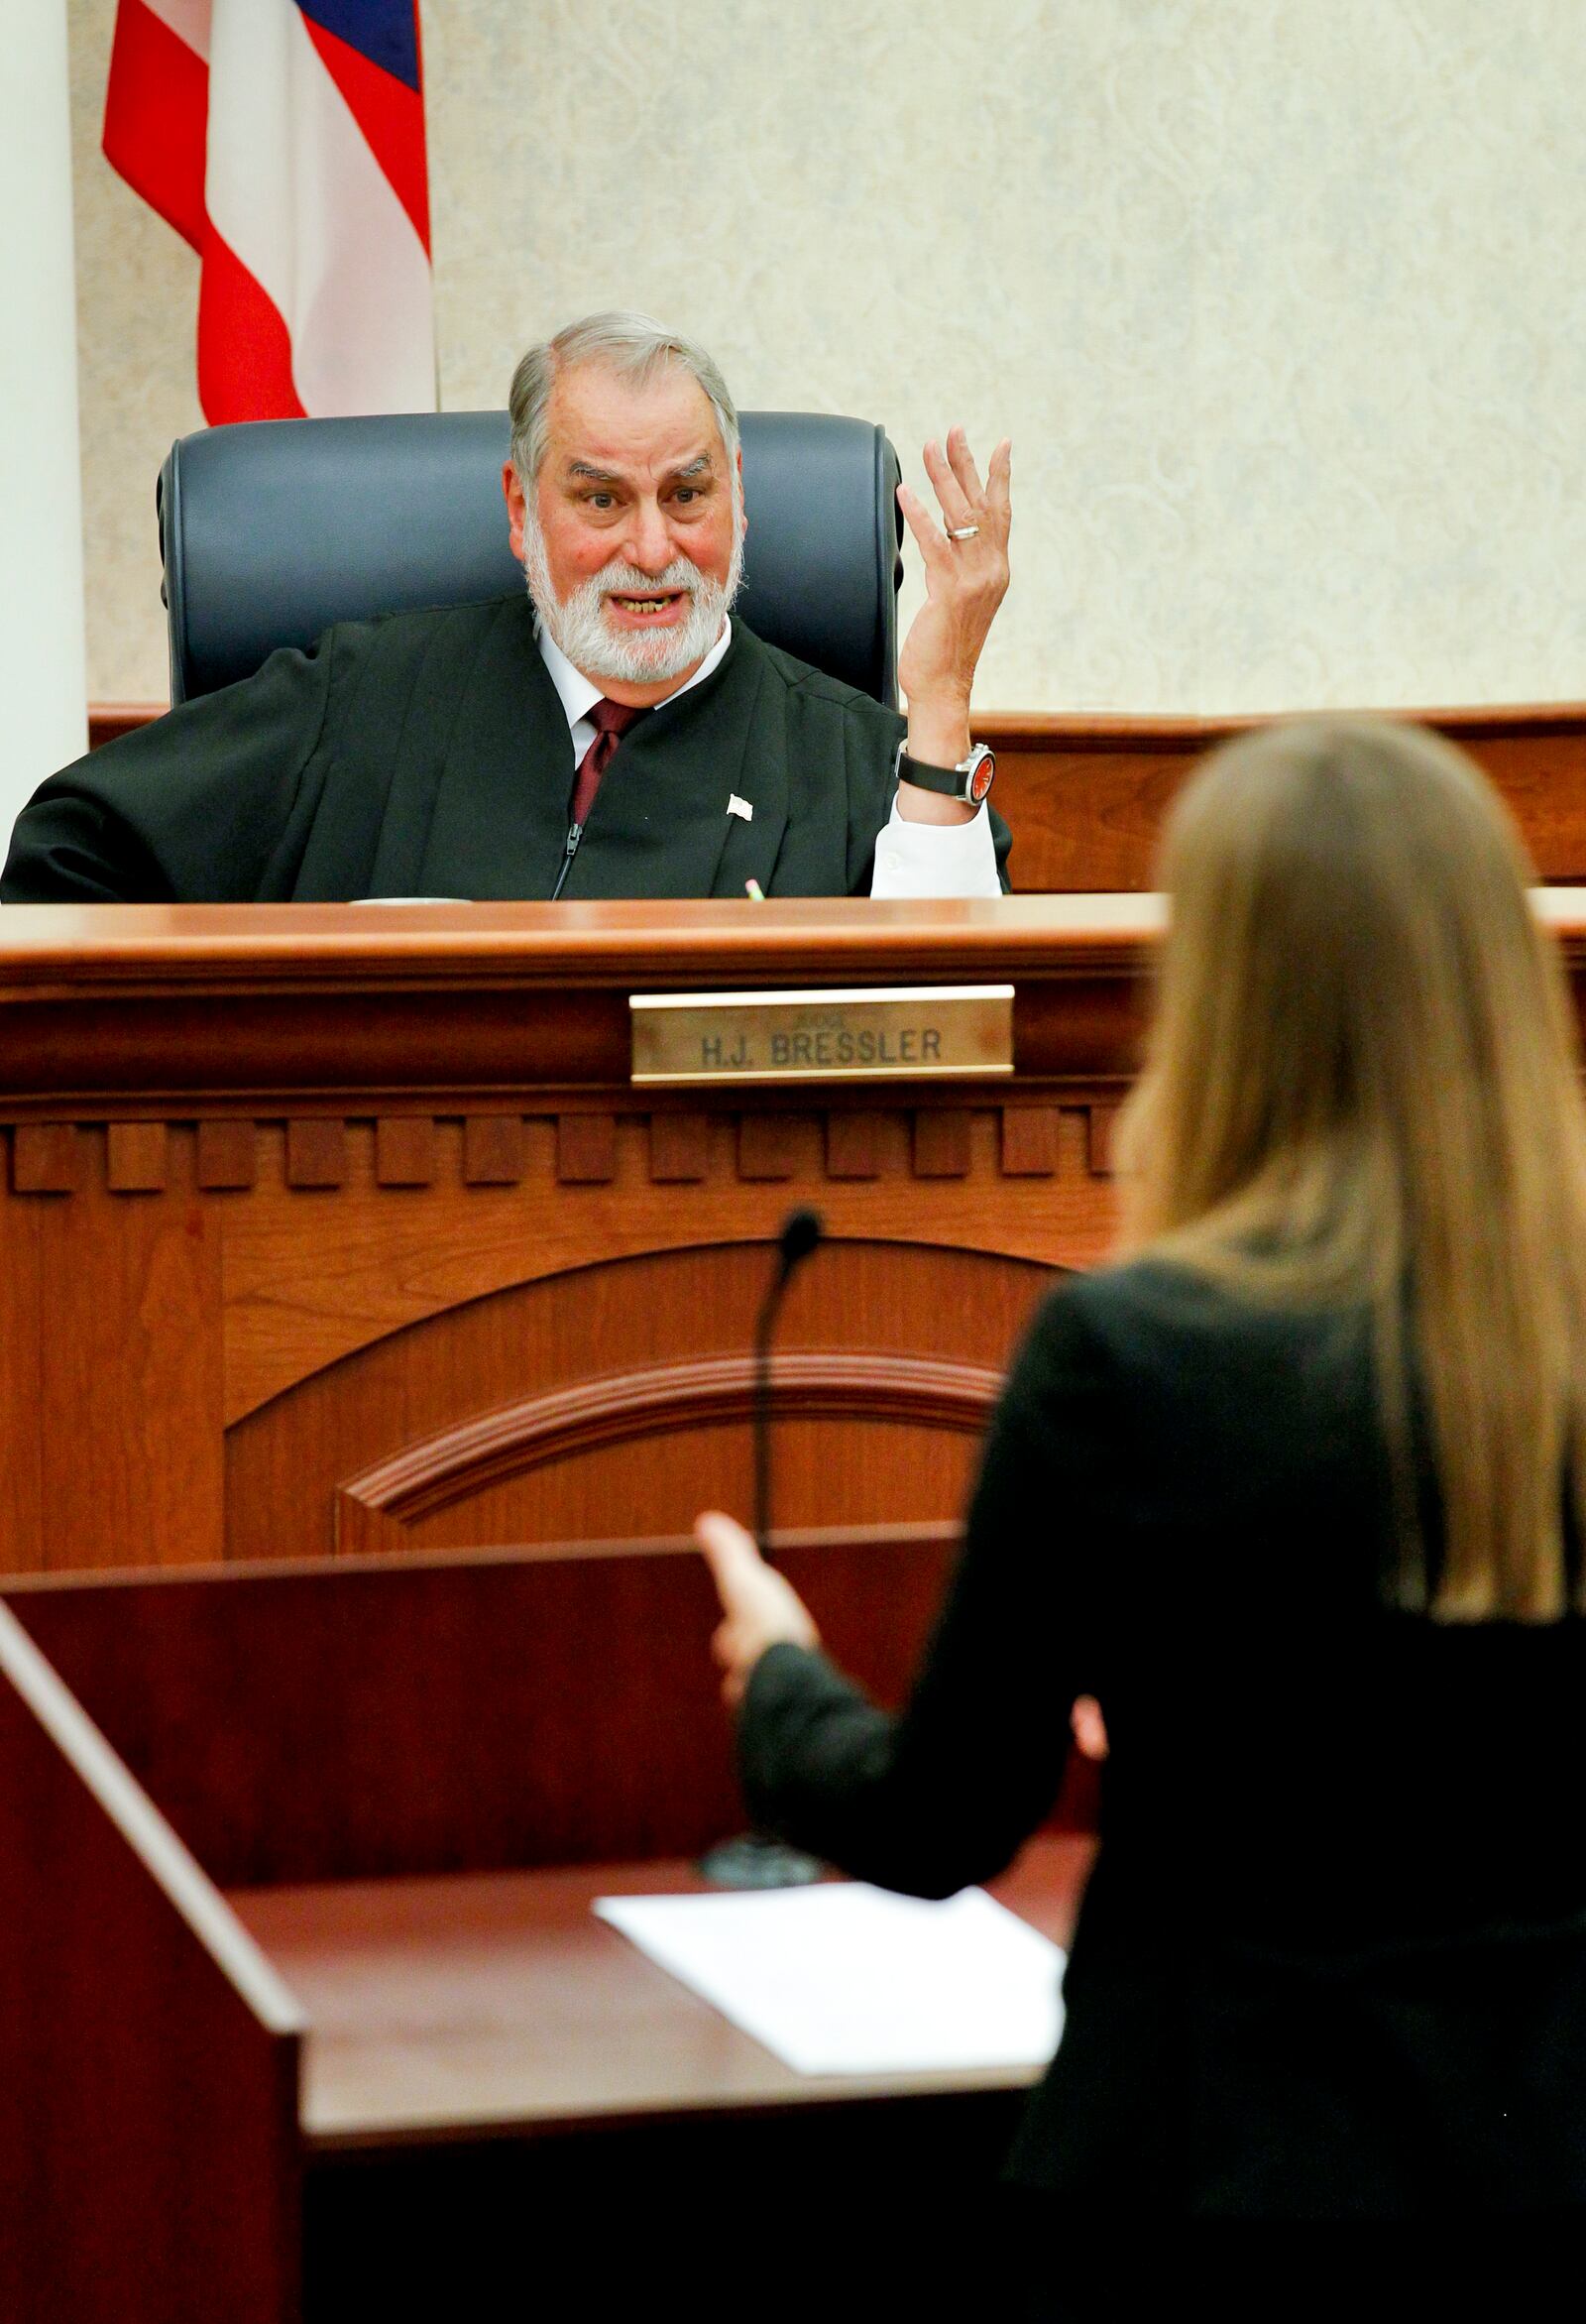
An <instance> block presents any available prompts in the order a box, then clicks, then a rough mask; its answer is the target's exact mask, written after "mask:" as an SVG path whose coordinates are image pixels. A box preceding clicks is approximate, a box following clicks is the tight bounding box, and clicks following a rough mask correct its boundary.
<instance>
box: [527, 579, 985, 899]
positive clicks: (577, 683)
mask: <svg viewBox="0 0 1586 2324" xmlns="http://www.w3.org/2000/svg"><path fill="white" fill-rule="evenodd" d="M535 635H536V637H537V638H538V639H539V650H540V657H541V659H542V660H543V661H544V664H545V667H546V669H547V670H548V671H549V672H550V680H551V684H552V685H553V686H554V687H555V688H556V693H557V698H558V700H559V701H560V703H561V705H562V708H563V710H564V711H565V712H566V714H567V726H568V732H569V733H570V735H571V736H572V741H573V764H574V765H575V766H577V765H578V763H579V762H580V760H581V759H582V758H583V755H584V754H585V752H586V751H587V750H588V749H589V747H590V745H591V743H593V742H594V740H595V722H594V720H593V719H592V718H591V717H590V715H589V714H590V712H591V711H592V710H593V709H594V707H595V705H596V703H597V702H599V701H600V700H601V699H602V698H603V694H602V688H601V687H599V686H597V685H596V683H595V681H594V679H593V678H586V677H585V675H584V673H583V671H582V670H576V669H574V667H573V665H572V663H571V662H570V661H569V660H568V658H567V656H566V654H565V653H564V652H563V651H562V649H561V647H560V646H559V645H558V644H557V642H556V640H555V639H554V638H553V637H552V636H551V634H550V632H549V631H548V630H547V629H546V627H545V625H544V623H543V622H540V623H538V624H537V625H536V628H535ZM732 642H733V624H732V620H731V617H730V618H729V619H728V620H727V621H725V622H724V623H723V624H722V635H721V636H720V638H718V639H717V640H716V643H715V644H714V645H713V646H712V647H711V650H710V652H709V653H708V654H707V655H706V656H705V659H704V660H703V661H702V662H701V663H700V666H699V668H698V669H697V670H696V671H695V672H694V675H693V676H692V677H691V678H685V679H684V680H683V683H682V684H681V685H680V686H679V687H678V688H677V692H676V693H674V694H668V695H667V696H666V700H667V701H668V702H675V701H676V699H677V695H678V694H686V693H687V692H688V690H689V688H690V686H697V685H699V684H700V683H701V682H702V681H703V680H704V679H706V678H708V677H709V676H710V674H711V672H712V670H714V669H715V668H716V666H717V664H718V662H720V660H721V659H722V656H723V655H724V654H725V653H726V651H727V649H728V647H729V646H730V645H731V644H732ZM870 893H871V894H872V895H878V896H899V897H902V896H922V897H923V896H946V895H1000V894H1001V893H1002V882H1001V881H1000V880H999V879H998V877H997V859H996V849H995V846H994V844H993V842H992V838H991V818H990V816H989V815H988V814H987V813H986V811H985V808H984V807H983V806H980V807H977V808H976V809H975V811H974V814H973V815H972V816H971V818H970V820H969V821H968V822H967V823H908V822H905V820H904V818H903V817H902V816H901V815H900V814H899V813H898V802H897V795H896V793H895V792H894V794H893V798H892V813H891V815H890V817H889V818H888V820H887V822H886V823H885V824H884V825H883V827H882V829H881V833H880V836H879V837H878V838H877V840H876V843H875V870H874V871H873V873H872V874H871V878H870Z"/></svg>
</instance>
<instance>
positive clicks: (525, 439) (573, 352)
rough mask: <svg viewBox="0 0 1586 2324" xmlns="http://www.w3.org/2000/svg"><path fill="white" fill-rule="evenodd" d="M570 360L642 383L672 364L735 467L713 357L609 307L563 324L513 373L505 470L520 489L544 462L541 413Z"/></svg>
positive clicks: (729, 417)
mask: <svg viewBox="0 0 1586 2324" xmlns="http://www.w3.org/2000/svg"><path fill="white" fill-rule="evenodd" d="M577 363H601V364H604V365H605V366H606V367H607V369H608V370H610V371H615V372H617V373H618V374H619V375H620V376H621V377H622V378H623V379H630V380H633V381H635V382H636V383H637V384H638V385H639V386H641V387H642V386H644V385H645V384H646V383H647V382H648V381H649V380H651V379H652V378H653V377H654V376H655V373H656V372H657V371H658V370H659V369H660V367H661V365H662V364H663V363H678V364H681V365H682V367H683V369H684V370H685V371H686V372H688V373H689V375H690V377H691V378H693V379H694V380H696V381H697V382H698V384H699V386H700V387H701V388H702V389H703V390H704V392H705V395H706V398H707V400H708V402H709V404H710V407H711V409H712V410H713V411H714V412H715V414H716V424H717V426H718V427H719V428H720V429H721V431H722V442H723V444H724V445H725V447H726V450H727V459H728V466H729V468H730V469H732V468H734V467H736V460H737V447H738V426H737V410H736V407H735V405H734V402H733V399H732V397H731V396H730V395H729V394H728V392H727V382H726V380H725V379H723V377H722V374H721V372H720V370H719V369H718V368H717V364H716V362H715V359H714V357H712V356H710V355H707V354H706V352H705V349H704V348H703V347H702V346H700V344H699V342H698V341H697V340H695V339H687V338H685V337H684V336H683V334H682V332H681V331H668V330H664V329H663V328H662V326H661V325H660V324H659V323H657V322H652V321H651V320H650V317H649V316H648V315H647V314H634V313H631V312H628V311H623V310H620V309H613V310H611V311H610V312H608V313H606V314H588V315H586V316H585V317H584V319H583V321H582V322H578V323H569V324H568V325H567V328H566V329H565V330H561V331H558V332H557V334H556V336H555V338H554V339H546V340H544V341H542V343H541V344H540V345H539V346H538V347H530V349H529V350H528V353H527V354H526V355H525V356H524V357H523V359H522V361H521V362H520V363H519V364H518V366H517V369H516V370H515V371H514V372H513V374H512V388H511V394H510V397H509V398H508V408H509V410H510V413H511V420H512V466H513V468H514V469H515V470H516V471H517V481H518V483H519V484H520V485H521V486H522V488H523V490H524V491H525V492H526V491H527V490H528V489H529V487H530V485H531V484H532V483H533V481H534V479H535V477H536V476H537V475H538V474H539V466H540V462H541V461H542V460H543V459H544V457H545V413H546V409H547V407H548V406H549V404H550V400H551V390H552V389H553V388H554V387H555V385H556V382H557V379H558V377H559V375H560V374H561V373H562V371H564V370H568V371H570V370H571V369H572V368H573V366H574V364H577Z"/></svg>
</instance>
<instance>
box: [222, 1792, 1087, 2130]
mask: <svg viewBox="0 0 1586 2324" xmlns="http://www.w3.org/2000/svg"><path fill="white" fill-rule="evenodd" d="M1094 1853H1095V1843H1094V1841H1093V1840H1091V1839H1089V1838H1088V1837H1085V1836H1082V1835H1078V1834H1072V1835H1066V1836H1060V1835H1056V1834H1042V1835H1040V1836H1038V1837H1037V1838H1036V1839H1034V1840H1032V1841H1031V1842H1030V1843H1029V1845H1028V1846H1027V1847H1026V1848H1025V1850H1024V1852H1023V1854H1022V1855H1021V1856H1020V1858H1019V1861H1018V1863H1017V1864H1016V1865H1014V1866H1013V1867H1012V1868H1010V1870H1009V1871H1008V1872H1007V1873H1005V1874H1004V1875H1003V1876H1002V1878H1001V1879H1000V1880H996V1881H993V1882H992V1883H990V1888H991V1893H992V1895H993V1896H995V1897H996V1898H997V1899H998V1900H999V1901H1000V1902H1001V1903H1003V1904H1005V1905H1007V1906H1008V1908H1009V1909H1010V1911H1013V1912H1016V1913H1018V1914H1019V1915H1020V1916H1021V1917H1022V1918H1024V1919H1026V1920H1028V1921H1030V1922H1031V1923H1032V1925H1033V1926H1035V1927H1037V1928H1039V1929H1040V1930H1041V1931H1042V1933H1043V1935H1046V1936H1050V1937H1051V1939H1052V1940H1053V1942H1054V1943H1055V1944H1058V1945H1063V1946H1067V1944H1068V1943H1069V1941H1070V1938H1071V1936H1072V1934H1073V1929H1074V1922H1075V1917H1076V1913H1077V1911H1078V1905H1079V1899H1080V1896H1081V1895H1082V1893H1083V1887H1084V1881H1085V1877H1086V1875H1087V1874H1088V1871H1089V1868H1090V1864H1091V1861H1092V1858H1093V1856H1094ZM704 1885H705V1884H704V1883H703V1882H702V1881H701V1880H700V1879H699V1877H698V1875H697V1874H696V1873H695V1871H694V1869H693V1866H692V1865H691V1863H690V1862H689V1861H688V1860H687V1859H686V1858H683V1859H675V1860H673V1861H670V1862H667V1861H664V1860H658V1861H651V1862H647V1863H643V1864H636V1865H634V1864H608V1865H601V1866H598V1867H596V1868H594V1869H589V1868H584V1869H580V1870H577V1871H564V1872H532V1873H522V1872H518V1873H496V1874H492V1875H478V1876H473V1877H459V1878H453V1879H450V1880H427V1881H415V1880H396V1881H379V1882H343V1883H339V1884H337V1885H336V1886H334V1887H312V1888H276V1889H263V1890H246V1891H240V1892H234V1893H233V1895H232V1897H231V1899H230V1902H231V1904H232V1907H233V1909H234V1910H235V1912H236V1913H237V1915H238V1917H239V1918H240V1919H241V1920H242V1921H243V1922H244V1924H245V1925H246V1926H247V1927H248V1928H249V1929H250V1930H251V1931H252V1933H253V1935H254V1936H255V1937H256V1938H257V1939H258V1941H259V1943H260V1944H261V1945H262V1946H263V1948H264V1950H265V1951H266V1952H267V1953H268V1954H269V1955H270V1957H271V1959H272V1960H273V1961H274V1962H275V1963H276V1964H277V1966H278V1967H279V1968H280V1969H281V1971H282V1973H283V1976H285V1977H286V1978H287V1980H288V1981H289V1983H290V1985H291V1988H292V1990H293V1992H294V1993H296V1994H297V1995H298V1996H299V1997H300V1999H301V2002H302V2005H303V2009H304V2012H305V2014H306V2017H307V2023H308V2032H307V2035H306V2039H305V2042H304V2050H303V2106H302V2124H303V2131H304V2136H305V2142H306V2145H307V2147H308V2149H309V2150H310V2153H312V2152H315V2151H317V2152H320V2153H324V2152H327V2151H334V2150H358V2149H365V2148H375V2147H379V2148H393V2147H400V2146H404V2145H408V2144H411V2143H415V2142H424V2143H431V2142H434V2141H436V2140H444V2139H452V2138H459V2137H471V2138H479V2137H482V2136H495V2137H501V2136H504V2135H509V2134H515V2135H522V2134H524V2133H535V2132H537V2133H541V2134H543V2133H545V2132H547V2131H550V2130H554V2131H556V2132H558V2133H560V2134H564V2135H565V2134H567V2133H571V2132H577V2131H581V2130H595V2129H600V2130H603V2131H609V2130H614V2129H616V2128H618V2127H620V2126H622V2125H623V2124H632V2123H635V2122H638V2123H651V2124H660V2123H662V2122H665V2121H669V2120H677V2119H679V2118H683V2117H687V2116H689V2115H696V2116H697V2115H699V2114H702V2113H705V2112H715V2111H719V2110H722V2109H731V2110H733V2111H734V2112H739V2111H747V2112H749V2113H751V2114H755V2115H763V2114H764V2113H766V2112H769V2111H772V2110H777V2109H786V2108H793V2107H797V2108H823V2107H840V2106H844V2105H847V2104H850V2103H851V2102H853V2101H854V2100H859V2099H869V2100H884V2099H901V2098H907V2097H910V2096H923V2095H925V2094H927V2093H947V2092H954V2091H958V2092H968V2091H975V2090H999V2089H1000V2090H1018V2089H1024V2088H1027V2087H1028V2086H1029V2085H1030V2084H1031V2083H1032V2082H1033V2081H1034V2080H1035V2079H1036V2071H1035V2070H1033V2069H1030V2068H1027V2067H1013V2068H1007V2067H985V2068H979V2069H975V2070H962V2071H955V2072H938V2073H923V2074H871V2075H865V2076H856V2075H843V2074H823V2075H820V2076H818V2077H811V2076H809V2075H804V2074H798V2073H795V2072H794V2070H793V2069H792V2067H790V2066H787V2065H784V2064H783V2063H782V2061H781V2060H780V2059H779V2058H777V2057H775V2056H773V2055H772V2053H771V2052H770V2051H769V2050H767V2049H763V2048H762V2047H761V2046H760V2044H759V2043H758V2042H757V2041H755V2040H754V2039H753V2038H752V2037H751V2036H750V2035H749V2034H747V2033H739V2031H738V2030H737V2028H736V2026H733V2025H731V2024H730V2023H729V2022H728V2021H727V2020H726V2019H725V2018H723V2017H722V2016H721V2015H720V2014H719V2012H718V2011H716V2010H715V2009H713V2008H712V2007H711V2005H710V2003H708V2002H706V2001H702V2000H701V1999H700V1998H699V1996H698V1995H696V1994H694V1993H691V1992H690V1991H689V1990H688V1988H687V1987H686V1986H684V1985H680V1984H679V1983H678V1982H677V1980H676V1979H675V1978H673V1977H669V1976H668V1975H667V1974H666V1972H665V1971H664V1970H662V1969H659V1968H657V1967H656V1965H655V1963H654V1962H652V1961H650V1960H648V1959H647V1958H646V1957H645V1956H644V1955H643V1954H642V1953H641V1952H639V1950H638V1949H637V1947H636V1946H634V1945H632V1944H630V1943H629V1942H628V1940H627V1939H626V1938H625V1937H624V1936H622V1935H620V1934H619V1933H618V1931H617V1930H616V1929H615V1928H612V1927H610V1926H608V1925H607V1924H606V1923H605V1922H604V1921H601V1920H597V1919H596V1917H594V1914H593V1912H592V1911H591V1907H592V1905H593V1903H594V1900H595V1899H596V1898H597V1897H600V1896H632V1895H641V1896H668V1895H687V1894H692V1893H697V1892H698V1891H700V1890H701V1889H702V1888H703V1887H704Z"/></svg>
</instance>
